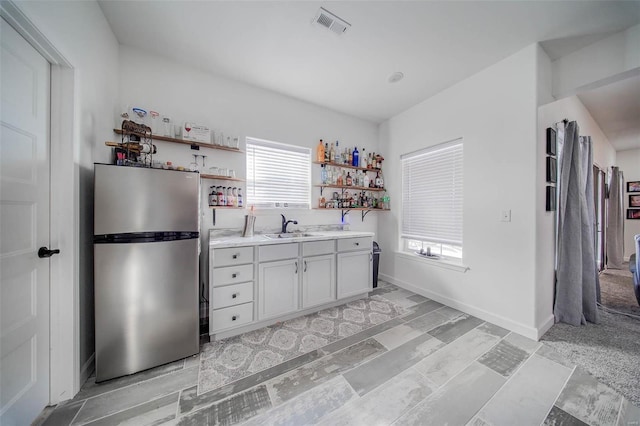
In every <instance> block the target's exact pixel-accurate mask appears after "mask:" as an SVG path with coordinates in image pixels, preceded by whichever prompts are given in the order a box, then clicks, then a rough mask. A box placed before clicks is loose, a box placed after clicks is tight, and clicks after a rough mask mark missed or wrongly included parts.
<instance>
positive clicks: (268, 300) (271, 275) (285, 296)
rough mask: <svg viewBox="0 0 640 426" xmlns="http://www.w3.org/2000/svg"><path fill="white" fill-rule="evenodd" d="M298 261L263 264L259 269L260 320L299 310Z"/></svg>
mask: <svg viewBox="0 0 640 426" xmlns="http://www.w3.org/2000/svg"><path fill="white" fill-rule="evenodd" d="M299 267H300V265H299V262H298V259H297V258H296V259H289V260H281V261H276V262H263V263H260V264H259V268H258V316H259V319H260V320H263V319H267V318H273V317H278V316H281V315H284V314H288V313H291V312H295V311H297V310H298V296H299V292H298V287H299V276H298V273H299V272H300V271H299V269H300V268H299Z"/></svg>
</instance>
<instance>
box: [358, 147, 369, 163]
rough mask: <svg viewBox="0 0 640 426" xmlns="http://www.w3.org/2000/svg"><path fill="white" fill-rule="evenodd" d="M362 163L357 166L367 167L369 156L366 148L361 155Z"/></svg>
mask: <svg viewBox="0 0 640 426" xmlns="http://www.w3.org/2000/svg"><path fill="white" fill-rule="evenodd" d="M359 157H360V163H359V164H356V166H358V167H363V168H364V167H367V154H366V153H365V152H364V148H362V155H359Z"/></svg>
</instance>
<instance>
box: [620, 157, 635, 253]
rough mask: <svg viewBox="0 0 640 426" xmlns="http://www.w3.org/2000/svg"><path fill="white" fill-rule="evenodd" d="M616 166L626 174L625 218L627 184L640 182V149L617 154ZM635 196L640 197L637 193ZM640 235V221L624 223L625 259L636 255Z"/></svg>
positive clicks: (627, 197) (627, 205)
mask: <svg viewBox="0 0 640 426" xmlns="http://www.w3.org/2000/svg"><path fill="white" fill-rule="evenodd" d="M616 165H617V166H618V167H620V170H622V171H623V172H624V181H625V184H624V217H625V218H626V217H627V209H628V208H629V194H630V193H629V192H627V182H630V181H640V149H628V150H625V151H618V152H617V153H616ZM634 194H637V195H640V193H638V192H636V193H634ZM637 234H640V220H629V219H625V221H624V258H625V260H628V259H629V256H631V254H632V253H635V242H634V239H633V236H634V235H637Z"/></svg>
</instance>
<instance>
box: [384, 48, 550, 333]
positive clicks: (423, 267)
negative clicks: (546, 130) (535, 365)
mask: <svg viewBox="0 0 640 426" xmlns="http://www.w3.org/2000/svg"><path fill="white" fill-rule="evenodd" d="M537 55H538V47H537V46H536V45H531V46H529V47H527V48H525V49H523V50H522V51H520V52H518V53H516V54H514V55H512V56H511V57H509V58H507V59H505V60H503V61H500V62H498V63H496V64H494V65H492V66H491V67H489V68H487V69H485V70H483V71H482V72H480V73H478V74H476V75H474V76H472V77H470V78H468V79H466V80H464V81H462V82H460V83H458V84H456V85H455V86H453V87H451V88H449V89H447V90H445V91H443V92H441V93H439V94H437V95H435V96H433V97H431V98H429V99H427V100H425V101H424V102H422V103H420V104H418V105H416V106H415V107H412V108H411V109H409V110H407V111H405V112H403V113H402V114H399V115H397V116H395V117H393V118H392V119H390V120H389V121H387V122H385V123H383V124H382V125H381V128H380V138H381V148H382V150H383V151H384V152H385V153H386V154H388V155H387V156H386V158H387V159H388V161H387V164H386V172H387V174H386V176H387V184H388V186H389V187H390V190H391V196H392V206H397V205H398V203H400V200H399V199H398V197H399V194H400V193H401V182H400V161H399V160H400V155H401V154H403V153H406V152H411V151H414V150H417V149H420V148H424V147H427V146H431V145H434V144H438V143H441V142H444V141H447V140H451V139H455V138H458V137H462V138H463V140H464V223H463V227H464V237H463V239H464V264H465V265H467V266H469V268H470V270H469V271H468V272H466V273H461V272H458V271H453V270H449V269H444V268H440V267H437V266H433V264H432V263H428V261H426V260H421V259H415V260H411V259H409V258H407V257H405V256H404V255H401V254H397V253H395V251H397V250H398V248H399V228H400V218H401V217H400V210H399V209H397V208H396V209H394V210H393V211H392V212H391V213H390V214H389V215H385V216H381V217H380V219H379V234H380V241H381V247H382V250H383V253H382V256H381V273H382V274H384V275H383V276H384V277H386V278H388V279H391V280H392V281H394V282H396V283H398V284H400V285H402V286H405V287H407V288H411V289H413V290H415V291H418V292H419V293H422V294H424V295H426V296H428V297H431V298H433V299H435V300H439V301H441V302H444V303H446V304H448V305H450V306H454V307H458V308H460V309H462V310H465V311H466V312H469V313H472V314H474V315H477V316H479V317H481V318H483V319H486V320H490V321H492V322H494V323H497V324H499V325H502V326H504V327H507V328H509V329H511V330H515V331H517V332H519V333H522V334H524V335H527V336H530V337H533V338H537V337H538V336H537V330H536V323H535V309H534V305H535V279H534V278H535V270H534V268H535V248H536V247H535V236H536V234H535V219H536V196H535V195H534V194H535V191H536V190H537V187H536V155H537V151H536V130H537V129H536V119H535V117H536V109H537V97H538V93H537V83H538V76H537V69H536V62H537V60H538V58H537ZM547 80H548V79H547ZM394 194H397V195H396V196H395V199H394ZM506 209H510V210H511V212H512V220H511V222H509V223H505V222H500V211H501V210H506Z"/></svg>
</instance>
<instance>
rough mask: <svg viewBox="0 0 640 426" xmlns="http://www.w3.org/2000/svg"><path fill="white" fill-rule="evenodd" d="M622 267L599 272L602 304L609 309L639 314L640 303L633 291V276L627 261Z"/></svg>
mask: <svg viewBox="0 0 640 426" xmlns="http://www.w3.org/2000/svg"><path fill="white" fill-rule="evenodd" d="M623 266H624V268H623V269H605V270H604V271H603V272H602V273H601V274H600V295H601V298H602V304H603V305H604V306H606V307H607V308H609V309H614V310H616V311H620V312H625V313H628V314H632V315H636V316H640V305H638V300H637V299H636V296H635V293H634V292H633V276H632V275H631V272H629V263H628V262H625V263H624V264H623Z"/></svg>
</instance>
